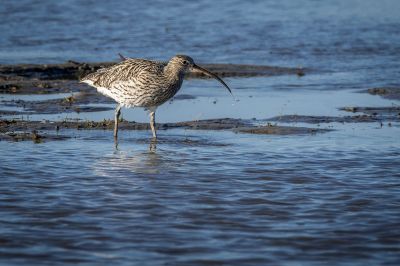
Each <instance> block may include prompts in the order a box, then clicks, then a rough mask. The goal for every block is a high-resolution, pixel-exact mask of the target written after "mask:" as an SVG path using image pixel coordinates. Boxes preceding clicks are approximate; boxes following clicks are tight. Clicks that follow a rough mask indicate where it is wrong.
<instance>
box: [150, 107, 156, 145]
mask: <svg viewBox="0 0 400 266" xmlns="http://www.w3.org/2000/svg"><path fill="white" fill-rule="evenodd" d="M155 116H156V111H155V110H154V111H150V127H151V131H152V132H153V138H155V139H156V138H157V134H156V121H155Z"/></svg>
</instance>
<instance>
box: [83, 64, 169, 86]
mask: <svg viewBox="0 0 400 266" xmlns="http://www.w3.org/2000/svg"><path fill="white" fill-rule="evenodd" d="M165 65H166V63H159V62H154V61H149V60H144V59H127V60H125V61H122V62H120V63H118V64H115V65H113V66H111V67H107V68H102V69H99V70H97V71H96V72H94V73H91V74H88V75H87V76H85V77H84V78H82V80H81V81H82V82H85V83H88V84H90V85H94V86H99V87H103V88H111V87H113V86H114V85H115V84H116V83H120V82H124V81H132V80H133V81H135V80H139V79H142V78H146V77H151V76H153V75H154V76H159V75H161V74H162V72H163V69H164V67H165Z"/></svg>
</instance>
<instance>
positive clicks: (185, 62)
mask: <svg viewBox="0 0 400 266" xmlns="http://www.w3.org/2000/svg"><path fill="white" fill-rule="evenodd" d="M168 65H170V66H172V67H173V68H174V69H175V70H176V71H177V72H179V73H182V74H186V73H188V72H191V71H194V72H200V73H203V74H205V75H206V76H209V77H212V78H215V79H216V80H218V81H219V82H221V84H222V85H224V87H225V88H227V89H228V91H229V92H230V93H231V94H232V91H231V89H230V88H229V87H228V85H226V83H225V82H224V81H223V80H222V79H221V78H220V77H218V76H217V75H216V74H214V73H212V72H210V71H208V70H207V69H204V68H202V67H199V66H198V65H196V64H195V63H194V61H193V59H192V58H191V57H189V56H187V55H176V56H174V57H172V58H171V60H170V61H169V63H168Z"/></svg>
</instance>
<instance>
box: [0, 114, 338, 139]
mask: <svg viewBox="0 0 400 266" xmlns="http://www.w3.org/2000/svg"><path fill="white" fill-rule="evenodd" d="M252 122H254V121H250V120H243V119H232V118H222V119H207V120H198V121H186V122H178V123H159V124H156V127H157V129H158V130H168V129H175V128H182V129H190V130H230V131H233V132H236V133H250V134H268V135H299V134H301V135H303V134H315V133H319V132H321V133H323V132H328V131H331V130H327V129H319V128H306V127H291V126H279V125H267V126H255V125H254V124H253V123H252ZM63 129H75V130H109V131H110V132H111V130H113V129H114V121H113V120H103V121H100V122H95V121H55V122H52V121H26V120H0V135H1V136H0V140H7V139H14V140H32V139H33V140H34V139H35V137H34V135H32V134H33V133H32V132H36V133H37V134H38V135H40V136H43V139H44V138H46V140H58V139H60V138H57V137H56V136H58V134H57V133H58V132H59V131H60V130H63ZM119 129H120V130H150V125H149V123H138V122H134V121H133V122H128V121H121V122H120V123H119ZM38 132H40V133H38ZM73 135H74V134H73V131H70V135H63V137H62V138H61V139H66V138H69V137H73Z"/></svg>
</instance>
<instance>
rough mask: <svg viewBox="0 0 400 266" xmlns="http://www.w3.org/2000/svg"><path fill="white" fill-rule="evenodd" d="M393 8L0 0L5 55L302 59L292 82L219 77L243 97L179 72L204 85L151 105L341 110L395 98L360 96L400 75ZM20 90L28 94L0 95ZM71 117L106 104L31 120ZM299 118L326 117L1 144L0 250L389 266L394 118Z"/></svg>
mask: <svg viewBox="0 0 400 266" xmlns="http://www.w3.org/2000/svg"><path fill="white" fill-rule="evenodd" d="M399 9H400V6H399V2H398V1H395V0H392V1H390V0H386V1H379V2H378V1H370V0H367V1H357V0H351V1H323V2H322V1H321V2H320V1H305V0H302V1H295V2H294V1H268V2H267V1H230V2H227V1H218V2H216V1H211V0H209V1H198V2H193V3H188V2H187V1H178V0H175V1H151V2H148V1H143V2H138V3H136V2H135V1H118V3H115V2H113V1H73V0H68V1H67V0H65V1H27V0H21V1H3V2H2V4H1V5H0V22H1V23H0V31H1V37H2V38H0V63H3V64H13V63H23V62H26V63H58V62H63V61H66V60H69V59H73V60H78V61H110V60H115V59H116V54H117V53H118V52H122V53H124V54H126V55H129V56H132V57H135V56H137V57H148V58H157V59H167V58H168V57H169V56H171V55H173V54H175V53H186V54H189V55H191V56H193V57H194V58H195V59H196V60H198V61H200V62H201V61H202V62H215V63H220V62H228V63H250V64H268V65H278V66H291V67H296V66H304V67H307V68H310V69H312V71H311V73H310V74H307V75H306V76H304V77H302V78H298V77H292V76H280V77H259V78H246V79H238V78H236V79H233V78H231V79H227V82H228V83H229V84H230V85H231V86H232V88H233V90H234V93H235V96H236V97H237V99H238V100H239V101H238V102H234V101H233V100H232V98H229V96H226V94H225V92H224V91H223V90H222V89H220V88H218V89H216V85H215V83H212V82H211V81H205V80H189V81H185V85H184V89H183V90H185V91H184V93H188V94H191V95H194V96H196V98H195V99H192V100H179V101H174V102H173V103H171V104H166V105H164V106H163V107H161V108H160V109H159V110H158V114H157V115H158V116H157V119H159V121H162V122H167V121H182V120H195V119H205V118H212V117H235V118H245V119H251V118H253V117H254V118H257V119H264V118H268V117H272V116H276V115H284V114H300V115H333V116H336V115H345V113H344V112H342V111H338V109H337V108H339V107H343V106H397V105H398V104H399V102H398V101H393V100H386V99H382V98H380V97H378V96H372V95H368V94H361V93H356V92H358V91H359V90H361V89H367V88H370V87H373V86H396V85H397V86H398V85H399V67H400V63H399V60H398V56H399V53H400V45H399V44H400V35H399V31H398V29H399V28H400V26H399V25H400V16H399V15H398V10H399ZM12 97H18V98H21V97H20V96H10V95H3V96H2V98H1V99H2V100H8V99H11V98H12ZM24 97H25V98H24ZM31 97H32V96H22V98H24V99H33V98H31ZM35 97H38V99H39V98H40V97H42V96H35ZM51 97H53V96H51ZM55 97H57V96H55ZM35 99H36V98H35ZM183 110H184V111H183ZM66 116H67V117H68V118H71V117H79V118H82V119H95V120H101V119H104V118H106V119H109V118H112V112H102V113H96V114H85V113H83V114H82V113H81V114H68V115H66V114H61V115H59V114H58V115H57V116H40V115H39V116H36V117H35V116H32V117H31V119H42V118H45V119H51V120H57V119H65V118H66ZM123 116H124V118H125V119H128V120H136V121H147V119H148V118H147V116H146V114H145V113H144V112H142V111H139V110H133V111H128V110H123ZM293 125H295V126H308V127H310V126H313V127H322V128H331V129H335V130H334V131H332V132H328V133H324V134H316V135H292V136H273V135H248V134H235V133H233V132H230V131H197V130H196V131H194V130H183V129H174V130H165V131H160V132H159V140H158V142H157V143H155V142H152V141H151V140H150V138H149V136H150V133H149V132H147V131H122V132H121V135H120V142H119V145H118V148H117V149H116V148H115V147H114V143H113V138H112V132H111V131H101V130H93V131H85V130H80V131H76V130H73V131H72V132H71V131H63V130H61V131H60V132H59V134H61V135H63V134H66V135H67V134H72V135H74V138H72V139H68V140H63V141H49V142H44V143H33V142H31V141H27V142H7V141H0V264H4V265H11V264H15V265H16V264H25V265H55V264H57V265H59V264H60V265H61V264H80V265H110V264H115V265H383V264H384V265H398V264H399V262H400V248H399V247H400V241H399V239H400V171H399V169H400V168H399V165H400V141H399V136H400V126H399V123H391V124H390V125H389V124H388V123H387V122H385V123H384V124H383V125H382V126H381V125H380V124H378V123H354V124H353V123H346V124H338V123H332V124H321V125H309V124H308V125H307V124H301V123H295V124H293Z"/></svg>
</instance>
